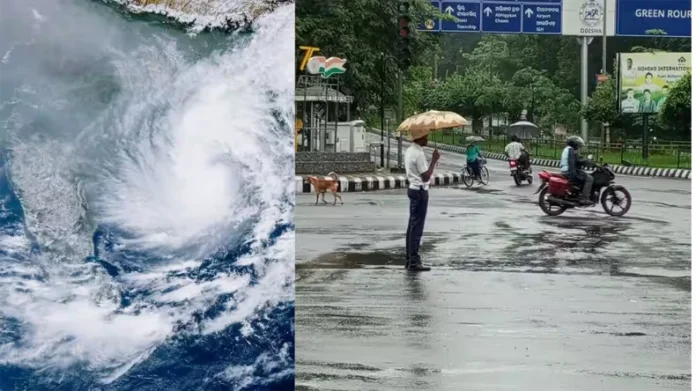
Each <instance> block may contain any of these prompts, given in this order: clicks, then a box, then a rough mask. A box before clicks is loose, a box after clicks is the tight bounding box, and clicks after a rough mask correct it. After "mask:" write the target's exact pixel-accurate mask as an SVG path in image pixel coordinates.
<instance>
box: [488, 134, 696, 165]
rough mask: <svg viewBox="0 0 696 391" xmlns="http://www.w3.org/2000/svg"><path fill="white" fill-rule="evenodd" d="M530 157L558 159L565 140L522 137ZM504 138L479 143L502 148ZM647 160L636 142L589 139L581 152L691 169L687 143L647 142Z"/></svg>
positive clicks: (616, 161) (626, 162)
mask: <svg viewBox="0 0 696 391" xmlns="http://www.w3.org/2000/svg"><path fill="white" fill-rule="evenodd" d="M522 143H523V144H524V145H525V147H526V149H527V150H528V151H529V153H530V154H531V155H532V158H541V159H560V157H561V153H562V152H563V148H565V146H566V144H565V142H564V141H558V140H548V139H532V140H523V142H522ZM506 144H507V141H506V140H502V139H500V140H497V139H489V140H486V141H482V142H480V146H481V149H483V150H486V151H489V152H499V153H502V152H504V151H505V145H506ZM647 152H648V153H647V155H648V157H647V160H644V159H643V145H642V144H641V143H637V142H626V143H610V144H605V145H601V144H600V143H597V142H591V143H589V145H587V146H585V148H584V150H583V154H584V155H588V154H592V155H594V156H595V159H597V158H599V157H601V158H602V160H603V161H604V162H605V163H609V164H618V165H634V166H650V167H661V168H688V169H690V168H691V144H690V143H676V142H671V143H669V142H668V143H652V144H648V151H647Z"/></svg>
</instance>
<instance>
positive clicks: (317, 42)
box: [295, 0, 448, 112]
mask: <svg viewBox="0 0 696 391" xmlns="http://www.w3.org/2000/svg"><path fill="white" fill-rule="evenodd" d="M398 7H399V2H398V1H379V0H332V1H325V0H303V1H301V2H297V5H296V8H295V14H296V26H295V31H296V38H295V41H296V42H297V45H298V46H300V45H307V46H316V47H319V48H320V49H321V53H323V54H325V55H326V56H337V57H342V58H346V59H347V60H348V62H347V63H346V68H347V72H346V73H345V74H343V75H341V84H342V86H343V87H342V88H343V89H344V91H343V92H344V93H347V94H350V95H352V96H353V97H354V102H355V104H354V105H353V107H352V108H353V109H354V110H359V111H363V112H364V111H367V110H368V108H370V107H378V106H379V103H380V95H381V86H382V78H383V75H382V73H383V67H384V69H386V72H384V73H385V83H384V85H385V98H386V99H385V101H386V104H387V105H393V104H395V103H396V91H395V87H396V75H397V74H398V72H399V69H398V66H397V58H398V57H399V54H398V51H397V41H398V39H399V27H398V24H397V18H398V15H399V9H398ZM410 16H411V20H412V21H414V22H413V23H412V24H413V26H411V50H412V52H413V54H414V60H415V62H414V64H415V65H418V64H419V63H422V61H423V59H424V57H426V55H427V53H433V52H436V51H437V50H438V38H437V37H436V36H434V35H433V34H429V33H419V32H417V31H416V28H415V21H417V20H424V19H425V18H426V17H442V16H443V15H442V14H440V13H439V12H436V11H435V9H434V8H433V7H431V5H430V2H429V1H427V0H414V1H411V7H410ZM444 17H445V18H447V17H448V16H444ZM298 50H299V49H298ZM299 58H300V56H299V52H298V60H299ZM298 72H299V70H298Z"/></svg>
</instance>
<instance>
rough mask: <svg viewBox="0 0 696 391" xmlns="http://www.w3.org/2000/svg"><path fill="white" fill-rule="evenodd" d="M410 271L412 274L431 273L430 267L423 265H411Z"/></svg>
mask: <svg viewBox="0 0 696 391" xmlns="http://www.w3.org/2000/svg"><path fill="white" fill-rule="evenodd" d="M408 271H410V272H429V271H430V266H425V265H423V264H422V263H416V264H414V265H409V266H408Z"/></svg>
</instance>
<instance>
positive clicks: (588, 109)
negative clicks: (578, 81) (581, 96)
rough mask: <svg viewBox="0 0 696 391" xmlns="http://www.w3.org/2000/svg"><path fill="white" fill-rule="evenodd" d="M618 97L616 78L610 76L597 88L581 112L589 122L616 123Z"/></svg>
mask: <svg viewBox="0 0 696 391" xmlns="http://www.w3.org/2000/svg"><path fill="white" fill-rule="evenodd" d="M616 99H617V98H616V79H615V78H613V77H610V78H609V80H607V81H606V82H604V83H602V84H601V85H600V86H599V87H597V89H595V91H594V93H592V95H591V96H590V97H589V98H588V100H587V105H586V106H585V107H583V108H582V112H581V114H582V116H583V117H584V118H585V119H586V120H587V121H588V122H599V123H605V122H608V123H610V124H611V123H614V122H615V121H616V120H617V118H618V111H617V100H616Z"/></svg>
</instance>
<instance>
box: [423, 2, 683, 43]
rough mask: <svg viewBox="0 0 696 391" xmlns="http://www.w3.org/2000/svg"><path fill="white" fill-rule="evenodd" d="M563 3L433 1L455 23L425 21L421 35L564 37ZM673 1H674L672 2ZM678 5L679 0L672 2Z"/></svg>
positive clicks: (434, 5)
mask: <svg viewBox="0 0 696 391" xmlns="http://www.w3.org/2000/svg"><path fill="white" fill-rule="evenodd" d="M562 1H563V0H530V1H528V2H525V1H519V0H442V1H440V2H437V1H431V4H432V5H433V7H435V8H438V6H439V10H440V12H442V13H444V14H448V15H452V16H454V17H455V18H457V21H456V22H450V21H446V20H443V21H440V22H441V23H440V24H437V23H433V22H432V21H426V22H425V23H424V24H422V25H420V26H418V29H419V30H421V31H431V32H470V33H500V34H520V33H523V34H555V35H560V34H561V20H562V18H561V15H562V12H563V9H562V7H563V4H562ZM670 1H672V0H670ZM673 1H677V0H673Z"/></svg>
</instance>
